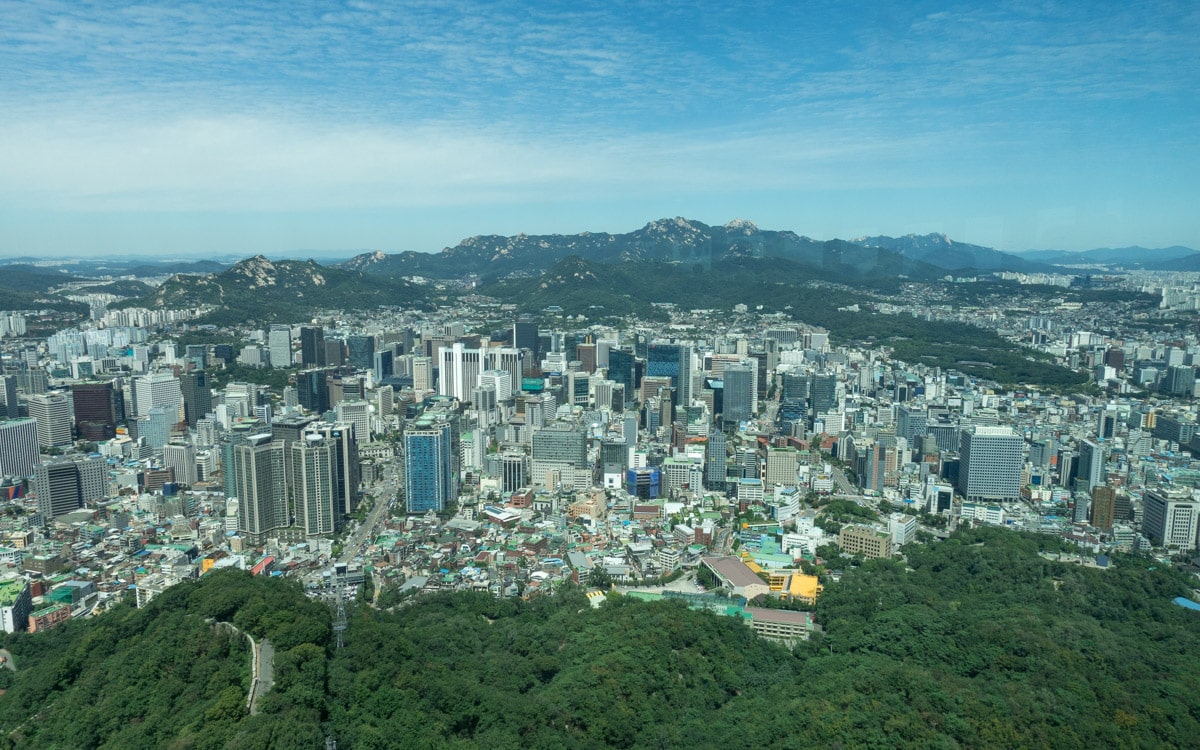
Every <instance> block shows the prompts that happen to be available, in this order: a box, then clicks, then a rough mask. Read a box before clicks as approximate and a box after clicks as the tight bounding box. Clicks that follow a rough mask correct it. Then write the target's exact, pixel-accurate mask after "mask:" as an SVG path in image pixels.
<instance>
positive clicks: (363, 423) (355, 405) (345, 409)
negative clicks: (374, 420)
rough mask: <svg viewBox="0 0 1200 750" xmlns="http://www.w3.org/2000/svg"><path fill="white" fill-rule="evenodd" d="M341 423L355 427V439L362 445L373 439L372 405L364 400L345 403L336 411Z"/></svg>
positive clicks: (338, 406)
mask: <svg viewBox="0 0 1200 750" xmlns="http://www.w3.org/2000/svg"><path fill="white" fill-rule="evenodd" d="M334 411H335V412H336V414H337V419H338V421H339V422H345V423H347V424H352V425H354V437H355V439H356V440H358V441H359V442H362V443H366V442H369V441H370V439H371V432H372V430H371V405H370V404H369V403H368V402H366V401H362V400H355V401H343V402H341V403H340V404H338V405H337V408H336V409H335V410H334Z"/></svg>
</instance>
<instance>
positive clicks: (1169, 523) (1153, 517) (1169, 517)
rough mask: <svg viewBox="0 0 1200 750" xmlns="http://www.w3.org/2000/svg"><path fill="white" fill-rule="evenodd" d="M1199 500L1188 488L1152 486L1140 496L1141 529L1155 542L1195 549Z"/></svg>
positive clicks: (1176, 548) (1180, 550)
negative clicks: (1154, 487) (1152, 487)
mask: <svg viewBox="0 0 1200 750" xmlns="http://www.w3.org/2000/svg"><path fill="white" fill-rule="evenodd" d="M1198 519H1200V502H1197V501H1196V500H1195V499H1194V498H1193V497H1192V493H1191V491H1190V490H1188V489H1174V488H1171V489H1167V488H1156V489H1151V490H1147V491H1146V493H1145V495H1143V497H1142V533H1143V534H1145V535H1146V537H1147V538H1149V539H1150V541H1151V542H1153V543H1154V544H1155V545H1156V546H1159V547H1166V548H1167V549H1169V550H1176V551H1179V552H1187V551H1190V550H1194V549H1196V527H1197V520H1198Z"/></svg>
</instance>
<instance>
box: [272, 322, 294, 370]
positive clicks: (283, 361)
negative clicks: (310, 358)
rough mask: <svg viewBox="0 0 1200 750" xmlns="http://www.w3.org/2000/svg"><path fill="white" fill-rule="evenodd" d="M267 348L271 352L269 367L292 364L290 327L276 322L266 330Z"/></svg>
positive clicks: (289, 365)
mask: <svg viewBox="0 0 1200 750" xmlns="http://www.w3.org/2000/svg"><path fill="white" fill-rule="evenodd" d="M267 348H268V349H269V350H270V352H271V367H291V366H292V327H291V326H289V325H281V324H278V323H276V324H275V325H272V326H271V330H270V331H268V332H267Z"/></svg>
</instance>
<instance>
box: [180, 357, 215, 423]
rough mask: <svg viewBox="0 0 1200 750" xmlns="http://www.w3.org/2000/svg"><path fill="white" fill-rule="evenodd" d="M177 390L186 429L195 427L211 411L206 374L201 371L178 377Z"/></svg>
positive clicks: (210, 393)
mask: <svg viewBox="0 0 1200 750" xmlns="http://www.w3.org/2000/svg"><path fill="white" fill-rule="evenodd" d="M179 390H180V393H181V395H182V396H183V416H184V419H186V420H187V423H188V427H193V428H194V427H195V426H196V423H197V422H199V421H200V420H201V419H202V418H203V417H204V416H205V415H207V414H208V413H209V412H211V411H212V406H213V404H212V388H210V387H209V384H208V374H207V373H205V372H204V371H203V370H193V371H192V372H185V373H183V375H181V376H179Z"/></svg>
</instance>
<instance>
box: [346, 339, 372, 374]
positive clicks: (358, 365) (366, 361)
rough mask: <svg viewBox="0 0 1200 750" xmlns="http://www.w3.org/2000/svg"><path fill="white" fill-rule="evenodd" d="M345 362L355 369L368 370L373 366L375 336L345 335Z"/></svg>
mask: <svg viewBox="0 0 1200 750" xmlns="http://www.w3.org/2000/svg"><path fill="white" fill-rule="evenodd" d="M346 351H347V355H346V362H347V363H348V364H349V365H350V366H351V367H353V368H354V369H356V370H370V369H371V368H372V367H374V366H375V337H374V336H347V337H346Z"/></svg>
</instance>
